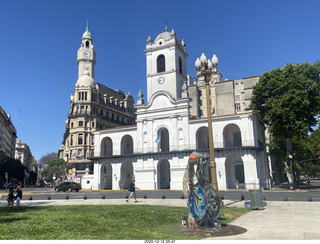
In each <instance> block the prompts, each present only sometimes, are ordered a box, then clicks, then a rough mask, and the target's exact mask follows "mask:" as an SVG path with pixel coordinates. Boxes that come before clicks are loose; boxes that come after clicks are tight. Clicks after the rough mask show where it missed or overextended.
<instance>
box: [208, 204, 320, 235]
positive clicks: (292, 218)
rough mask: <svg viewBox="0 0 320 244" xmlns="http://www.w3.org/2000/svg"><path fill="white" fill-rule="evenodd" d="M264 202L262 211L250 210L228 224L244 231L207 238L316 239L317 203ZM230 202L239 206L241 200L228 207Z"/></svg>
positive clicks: (319, 212) (318, 231)
mask: <svg viewBox="0 0 320 244" xmlns="http://www.w3.org/2000/svg"><path fill="white" fill-rule="evenodd" d="M227 204H228V203H225V205H227ZM267 204H268V205H267V206H266V207H265V209H264V210H252V211H250V212H249V213H246V214H244V215H242V216H240V217H239V218H237V219H235V220H234V221H232V222H231V223H230V224H231V225H235V226H240V227H242V228H245V229H247V232H245V233H243V234H239V235H234V236H225V237H216V238H215V237H214V238H208V240H320V202H287V201H283V202H281V201H273V202H267ZM233 205H234V206H237V207H241V205H242V206H243V201H242V202H237V203H235V204H233V203H232V202H229V205H228V206H233Z"/></svg>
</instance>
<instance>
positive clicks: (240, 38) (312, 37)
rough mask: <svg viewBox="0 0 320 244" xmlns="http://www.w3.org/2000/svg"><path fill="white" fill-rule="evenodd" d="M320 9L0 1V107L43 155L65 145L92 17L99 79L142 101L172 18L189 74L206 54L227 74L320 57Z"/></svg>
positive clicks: (214, 0)
mask: <svg viewBox="0 0 320 244" xmlns="http://www.w3.org/2000/svg"><path fill="white" fill-rule="evenodd" d="M319 9H320V1H317V0H313V1H311V0H305V1H301V0H300V1H296V0H251V1H249V0H247V1H246V0H244V1H240V0H224V1H221V0H220V1H218V0H201V1H186V0H184V1H182V0H177V1H173V0H162V1H151V0H123V1H121V0H118V1H111V0H110V1H107V0H105V1H103V0H90V1H88V0H86V1H84V0H50V1H49V0H48V1H42V0H37V1H36V0H27V1H26V0H15V1H5V0H0V26H1V28H0V31H1V39H0V44H1V58H0V71H1V78H0V84H1V86H0V105H1V106H2V108H3V109H4V110H5V111H6V112H7V113H9V114H10V115H11V116H12V122H13V124H14V126H15V127H16V129H17V134H18V138H19V139H21V140H22V141H23V142H25V143H27V144H28V145H29V146H30V148H31V152H32V154H33V155H34V157H35V158H36V160H38V159H39V158H40V157H41V156H42V155H44V154H46V153H48V152H57V151H58V149H59V147H60V145H61V142H62V137H63V133H64V131H65V121H66V119H67V116H68V111H69V99H70V94H71V91H73V90H74V86H75V83H76V82H77V63H76V54H77V50H78V48H79V47H80V44H81V37H82V34H83V32H84V31H85V28H86V22H87V19H89V30H90V32H91V34H92V37H93V44H94V47H95V50H96V52H97V64H96V73H95V75H96V76H95V81H96V82H99V83H102V84H104V85H106V86H108V87H110V88H113V89H121V90H123V91H124V92H125V93H128V91H129V90H130V91H131V95H132V96H133V97H134V99H135V101H136V99H137V96H136V95H137V94H138V92H139V89H141V90H142V92H143V93H144V95H145V96H146V62H145V53H144V49H145V45H146V39H147V38H148V35H149V34H150V35H151V37H152V39H153V40H155V38H156V36H157V35H158V34H159V33H161V32H163V31H164V27H165V22H166V21H167V25H168V29H169V30H171V29H172V28H174V30H175V32H176V34H177V36H178V38H179V39H183V40H184V41H185V43H186V45H187V52H188V54H189V57H188V73H189V74H190V75H191V76H192V77H196V71H195V68H194V62H195V60H196V58H197V57H199V56H200V55H201V53H202V52H204V53H205V54H206V55H207V57H212V55H213V54H214V53H215V54H216V55H217V56H218V58H219V65H218V70H219V71H220V72H221V73H222V75H223V78H224V79H241V78H243V77H246V76H250V75H262V74H263V73H264V72H266V71H268V70H271V69H273V68H276V67H283V66H284V65H285V64H286V63H301V62H304V61H307V62H309V63H313V62H315V61H316V60H317V59H319V46H320V17H319Z"/></svg>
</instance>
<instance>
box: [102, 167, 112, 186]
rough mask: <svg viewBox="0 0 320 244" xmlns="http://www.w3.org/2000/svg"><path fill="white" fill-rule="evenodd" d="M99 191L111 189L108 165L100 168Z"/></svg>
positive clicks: (110, 169)
mask: <svg viewBox="0 0 320 244" xmlns="http://www.w3.org/2000/svg"><path fill="white" fill-rule="evenodd" d="M101 189H103V190H105V189H112V166H111V164H110V163H106V164H104V165H102V167H101Z"/></svg>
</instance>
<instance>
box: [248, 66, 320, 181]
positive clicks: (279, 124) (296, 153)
mask: <svg viewBox="0 0 320 244" xmlns="http://www.w3.org/2000/svg"><path fill="white" fill-rule="evenodd" d="M319 74H320V62H319V61H317V62H315V63H314V64H311V65H310V64H309V63H307V62H304V63H301V64H286V65H285V67H283V68H276V69H273V70H271V71H268V72H266V73H264V74H263V75H262V76H261V78H260V80H259V82H258V83H257V85H256V86H255V87H254V89H253V95H252V100H251V106H252V108H253V109H254V110H257V111H259V112H260V115H261V118H262V120H263V121H264V123H265V124H266V125H267V127H268V131H269V135H270V144H269V148H270V154H271V156H272V157H273V158H274V162H275V165H274V166H275V167H274V169H275V170H281V168H282V169H284V168H286V166H288V164H287V163H288V162H287V160H286V159H287V156H288V155H287V147H286V139H287V138H290V139H291V141H292V155H293V157H294V158H293V161H294V162H296V163H297V164H298V163H299V162H300V161H302V160H303V159H305V157H308V156H307V155H308V152H309V150H310V148H309V147H308V143H307V141H308V133H312V132H313V128H314V127H315V126H316V125H317V119H316V115H317V114H318V113H319V111H320V78H319ZM300 166H301V165H300ZM298 168H299V166H297V167H296V169H298ZM277 173H278V174H279V175H282V172H277ZM280 180H281V177H280Z"/></svg>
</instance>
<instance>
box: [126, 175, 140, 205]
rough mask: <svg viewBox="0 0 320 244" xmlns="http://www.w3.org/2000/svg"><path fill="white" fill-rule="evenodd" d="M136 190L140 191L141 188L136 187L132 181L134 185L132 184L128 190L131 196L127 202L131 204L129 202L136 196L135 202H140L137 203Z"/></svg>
mask: <svg viewBox="0 0 320 244" xmlns="http://www.w3.org/2000/svg"><path fill="white" fill-rule="evenodd" d="M136 189H138V190H140V188H138V187H136V185H135V180H132V183H131V184H130V186H129V189H128V190H129V191H130V196H129V197H128V199H127V200H126V201H127V202H129V200H130V198H131V197H132V196H134V200H135V202H138V201H137V197H136Z"/></svg>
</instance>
